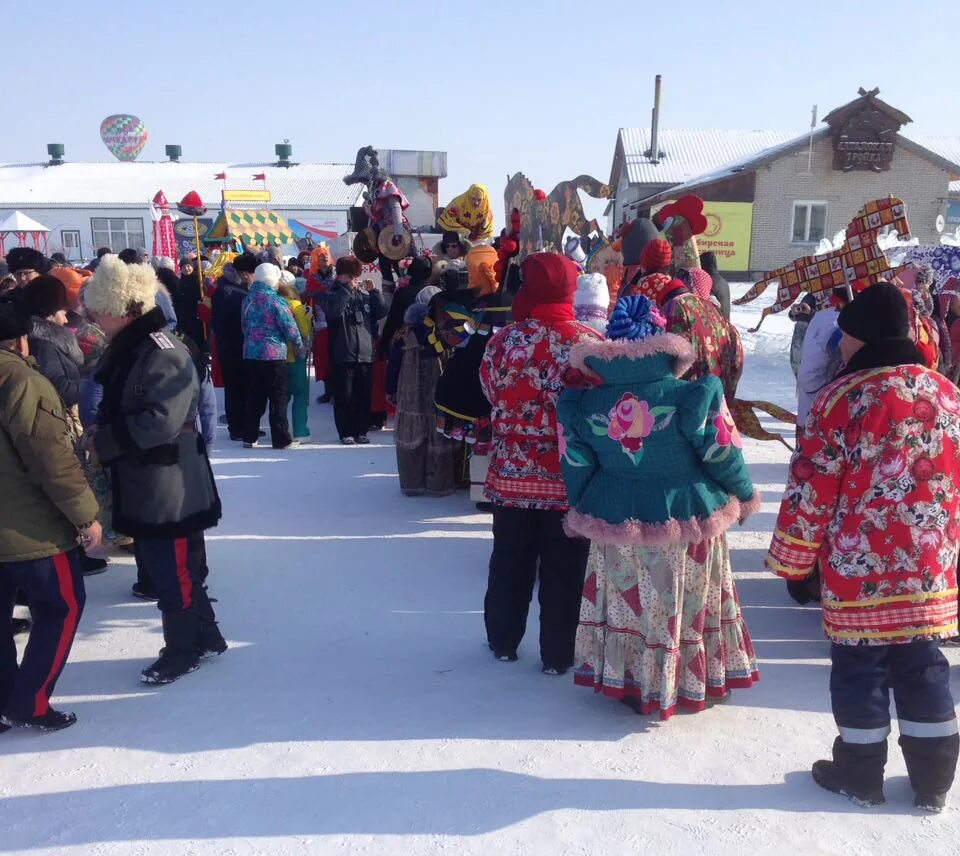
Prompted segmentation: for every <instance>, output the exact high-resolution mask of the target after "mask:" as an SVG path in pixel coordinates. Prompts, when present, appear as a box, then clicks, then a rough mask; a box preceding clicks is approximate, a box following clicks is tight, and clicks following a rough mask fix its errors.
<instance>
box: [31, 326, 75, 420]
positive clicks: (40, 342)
mask: <svg viewBox="0 0 960 856" xmlns="http://www.w3.org/2000/svg"><path fill="white" fill-rule="evenodd" d="M29 342H30V355H31V356H32V357H33V358H34V359H35V360H36V361H37V365H39V366H40V371H41V373H42V374H43V376H44V377H45V378H46V379H47V380H49V381H50V383H52V384H53V388H54V389H55V390H56V391H57V392H58V393H59V394H60V398H62V399H63V403H64V404H65V405H66V406H67V407H73V406H74V405H75V404H79V402H80V387H81V386H82V385H83V378H82V377H81V371H82V369H83V352H82V351H81V350H80V345H79V344H77V337H76V336H75V335H74V334H73V332H72V331H71V330H69V329H68V328H66V327H61V326H60V325H59V324H56V323H54V322H53V321H47V320H46V319H45V318H37V317H34V319H33V329H32V330H31V331H30V336H29Z"/></svg>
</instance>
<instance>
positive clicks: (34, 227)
mask: <svg viewBox="0 0 960 856" xmlns="http://www.w3.org/2000/svg"><path fill="white" fill-rule="evenodd" d="M49 231H50V230H49V229H48V228H47V227H46V226H44V225H43V223H38V222H37V221H36V220H34V219H33V217H28V216H27V215H26V214H24V213H23V212H22V211H13V212H12V213H10V214H8V215H7V216H6V217H4V219H3V220H2V221H0V233H3V232H49Z"/></svg>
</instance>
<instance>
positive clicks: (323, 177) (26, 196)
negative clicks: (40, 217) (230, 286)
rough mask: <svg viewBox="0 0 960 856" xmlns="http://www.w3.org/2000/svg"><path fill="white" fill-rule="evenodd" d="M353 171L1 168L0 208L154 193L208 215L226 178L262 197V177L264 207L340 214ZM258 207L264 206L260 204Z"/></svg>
mask: <svg viewBox="0 0 960 856" xmlns="http://www.w3.org/2000/svg"><path fill="white" fill-rule="evenodd" d="M352 171H353V164H344V163H301V164H296V165H294V166H290V167H278V166H276V165H275V164H274V163H223V162H212V163H204V162H199V163H198V162H192V163H187V162H181V163H173V162H171V161H158V162H135V163H122V162H120V161H113V162H110V163H71V162H69V161H68V162H67V163H64V164H62V165H60V166H48V165H47V164H45V163H39V164H37V163H34V164H14V163H7V164H0V209H10V208H22V209H29V208H31V207H32V208H145V207H147V206H148V205H149V204H150V200H151V199H153V197H154V195H155V194H156V192H157V191H158V190H162V191H163V192H164V194H165V195H166V197H167V199H169V200H170V202H171V203H174V202H176V201H177V200H179V199H181V198H183V196H185V195H186V194H187V193H188V192H189V191H191V190H196V191H197V192H198V193H199V194H200V197H201V198H202V199H203V201H204V203H205V204H206V205H207V206H208V207H209V208H211V209H216V208H218V207H219V206H220V191H221V190H222V189H223V186H224V183H223V182H222V181H219V180H217V179H215V178H214V176H215V175H217V174H219V173H224V172H225V173H226V174H227V181H226V187H227V189H228V190H262V189H263V183H262V182H260V181H254V180H253V176H254V175H256V174H260V173H265V174H266V177H267V181H266V189H267V190H269V191H270V192H271V193H272V194H273V200H272V202H270V206H271V207H273V208H280V209H298V208H302V209H317V208H321V209H341V208H342V209H345V208H349V207H350V206H351V205H356V204H358V202H359V200H360V198H361V195H362V193H363V187H362V186H360V185H353V186H350V187H348V186H347V185H346V184H344V183H343V177H344V176H345V175H347V174H349V173H351V172H352ZM260 204H261V205H262V203H260Z"/></svg>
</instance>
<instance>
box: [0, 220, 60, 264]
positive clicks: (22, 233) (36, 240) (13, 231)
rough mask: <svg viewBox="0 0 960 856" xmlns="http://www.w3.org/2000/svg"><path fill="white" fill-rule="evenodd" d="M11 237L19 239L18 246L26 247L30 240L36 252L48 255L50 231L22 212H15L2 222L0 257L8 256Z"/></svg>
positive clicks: (0, 226)
mask: <svg viewBox="0 0 960 856" xmlns="http://www.w3.org/2000/svg"><path fill="white" fill-rule="evenodd" d="M11 235H12V236H13V237H15V238H16V239H17V246H20V247H26V246H27V244H28V239H29V241H30V242H32V243H33V248H34V249H35V250H39V251H40V252H42V253H43V254H44V255H46V254H47V242H48V240H49V238H50V230H49V229H48V228H47V227H46V226H44V225H43V224H42V223H38V222H37V221H36V220H34V219H33V218H32V217H28V216H27V215H26V214H24V213H23V212H22V211H13V212H12V213H10V214H9V215H7V216H6V217H5V218H4V219H3V221H2V222H0V256H2V255H5V254H6V252H7V247H6V243H7V239H8V238H9V237H10V236H11Z"/></svg>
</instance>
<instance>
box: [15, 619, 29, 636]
mask: <svg viewBox="0 0 960 856" xmlns="http://www.w3.org/2000/svg"><path fill="white" fill-rule="evenodd" d="M10 625H11V627H13V635H14V636H19V635H20V634H21V633H29V632H30V628H31V627H32V626H33V623H32V622H31V621H30V619H29V618H11V619H10Z"/></svg>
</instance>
